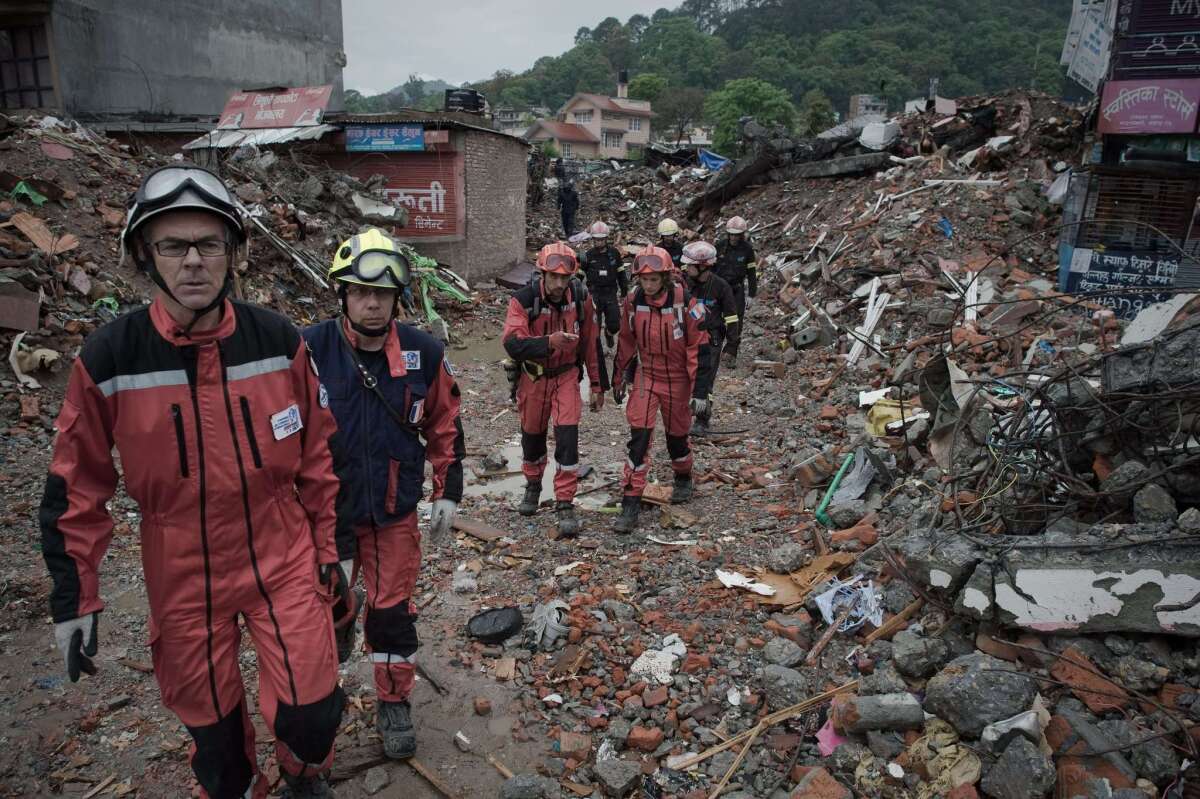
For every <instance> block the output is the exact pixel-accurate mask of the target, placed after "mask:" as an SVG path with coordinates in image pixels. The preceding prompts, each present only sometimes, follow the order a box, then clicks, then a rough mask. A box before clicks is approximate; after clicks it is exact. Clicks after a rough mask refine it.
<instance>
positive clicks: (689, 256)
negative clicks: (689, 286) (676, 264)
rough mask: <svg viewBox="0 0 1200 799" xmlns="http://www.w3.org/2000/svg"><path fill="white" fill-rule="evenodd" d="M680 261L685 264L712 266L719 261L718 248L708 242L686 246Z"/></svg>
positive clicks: (692, 243)
mask: <svg viewBox="0 0 1200 799" xmlns="http://www.w3.org/2000/svg"><path fill="white" fill-rule="evenodd" d="M679 260H681V261H683V262H684V263H685V264H699V265H700V266H712V265H713V264H714V263H716V261H717V248H716V247H714V246H712V245H711V244H709V243H708V242H707V241H693V242H689V243H688V244H686V245H684V247H683V257H682V258H680V259H679Z"/></svg>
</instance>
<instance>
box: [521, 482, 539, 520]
mask: <svg viewBox="0 0 1200 799" xmlns="http://www.w3.org/2000/svg"><path fill="white" fill-rule="evenodd" d="M541 497H542V484H541V483H526V484H525V496H524V497H523V498H522V499H521V504H520V505H518V506H517V513H519V514H521V515H522V516H532V515H533V514H535V513H537V509H538V504H539V502H540V501H541Z"/></svg>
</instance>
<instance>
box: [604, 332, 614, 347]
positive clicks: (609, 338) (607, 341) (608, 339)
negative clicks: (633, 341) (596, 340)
mask: <svg viewBox="0 0 1200 799" xmlns="http://www.w3.org/2000/svg"><path fill="white" fill-rule="evenodd" d="M616 343H617V340H616V339H615V338H613V334H612V333H609V332H607V331H606V332H605V333H604V346H605V347H607V348H608V349H607V351H608V352H612V350H613V346H614V345H615V344H616Z"/></svg>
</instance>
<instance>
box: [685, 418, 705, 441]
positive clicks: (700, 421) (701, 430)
mask: <svg viewBox="0 0 1200 799" xmlns="http://www.w3.org/2000/svg"><path fill="white" fill-rule="evenodd" d="M688 435H689V436H706V435H708V419H706V418H704V417H703V416H695V417H693V418H692V427H691V429H690V430H688Z"/></svg>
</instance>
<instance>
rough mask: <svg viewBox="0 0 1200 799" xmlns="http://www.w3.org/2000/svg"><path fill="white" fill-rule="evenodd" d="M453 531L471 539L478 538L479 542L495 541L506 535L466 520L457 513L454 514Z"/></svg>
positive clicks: (493, 528) (471, 520) (500, 531)
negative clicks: (462, 533)
mask: <svg viewBox="0 0 1200 799" xmlns="http://www.w3.org/2000/svg"><path fill="white" fill-rule="evenodd" d="M454 529H455V530H459V531H461V532H464V533H466V534H467V535H469V536H471V537H472V538H478V539H479V540H480V541H496V540H499V539H501V538H503V537H504V536H505V535H507V533H505V532H504V531H503V530H498V529H496V528H495V527H492V526H491V525H488V524H484V523H483V522H477V521H475V520H474V519H467V518H465V517H463V516H462V515H461V514H457V513H456V514H454Z"/></svg>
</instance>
